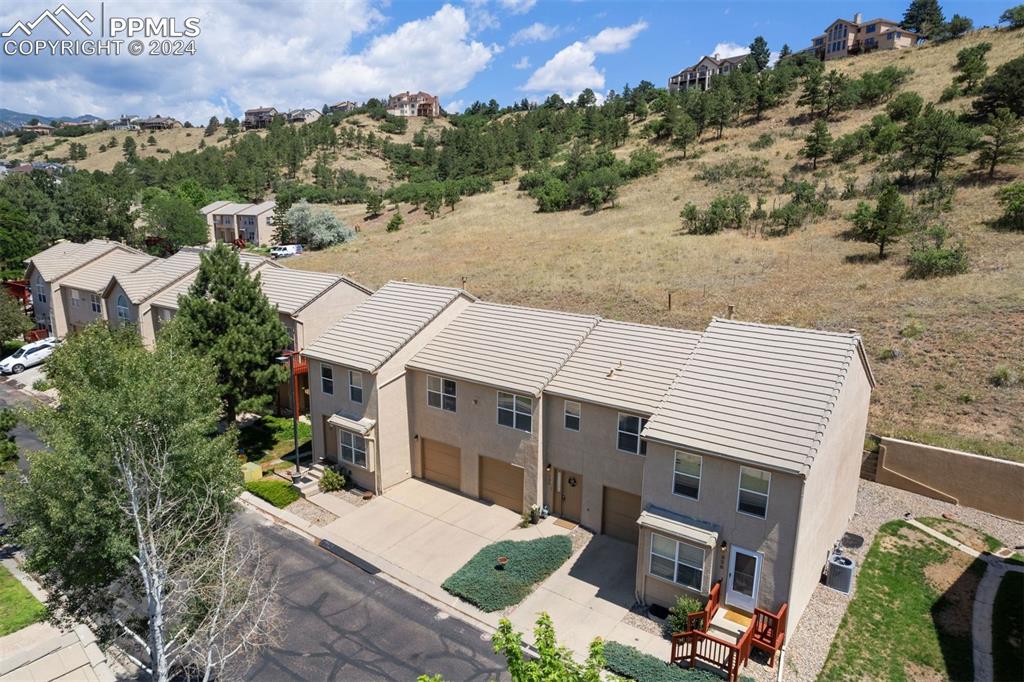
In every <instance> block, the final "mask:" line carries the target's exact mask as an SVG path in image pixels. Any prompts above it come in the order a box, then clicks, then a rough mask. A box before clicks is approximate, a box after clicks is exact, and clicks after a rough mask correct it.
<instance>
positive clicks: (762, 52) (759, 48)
mask: <svg viewBox="0 0 1024 682" xmlns="http://www.w3.org/2000/svg"><path fill="white" fill-rule="evenodd" d="M750 57H751V58H752V59H753V60H754V63H755V64H757V70H758V71H764V70H765V69H766V68H768V62H770V61H771V59H772V52H771V50H769V49H768V41H767V40H765V39H764V37H763V36H757V37H756V38H754V42H752V43H750Z"/></svg>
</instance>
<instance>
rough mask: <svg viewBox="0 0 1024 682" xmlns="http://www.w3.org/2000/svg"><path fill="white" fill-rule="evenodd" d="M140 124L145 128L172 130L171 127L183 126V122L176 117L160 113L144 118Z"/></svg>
mask: <svg viewBox="0 0 1024 682" xmlns="http://www.w3.org/2000/svg"><path fill="white" fill-rule="evenodd" d="M138 124H139V127H140V128H142V129H143V130H170V129H171V128H180V127H181V123H180V122H179V121H177V120H176V119H173V118H170V117H169V116H161V115H160V114H157V115H156V116H154V117H152V118H144V119H142V120H141V121H139V122H138Z"/></svg>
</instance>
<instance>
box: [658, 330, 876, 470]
mask: <svg viewBox="0 0 1024 682" xmlns="http://www.w3.org/2000/svg"><path fill="white" fill-rule="evenodd" d="M855 363H863V366H864V369H865V371H866V372H867V376H868V379H869V381H871V371H870V368H869V367H868V365H867V360H866V357H865V355H864V352H863V348H862V346H861V340H860V336H859V335H857V334H840V333H835V332H825V331H815V330H809V329H796V328H792V327H780V326H772V325H763V324H755V323H752V322H739V321H734V320H722V319H717V318H716V319H714V320H712V321H711V324H710V325H708V328H707V329H706V330H705V331H704V334H703V335H702V336H701V338H700V341H699V343H698V344H697V346H696V348H695V349H694V350H693V352H692V353H691V355H690V359H689V360H688V361H687V363H686V365H685V366H684V367H683V369H682V371H681V372H680V373H679V376H678V377H677V378H676V381H675V382H674V383H673V385H672V387H671V389H669V392H668V394H667V395H666V396H665V399H664V400H663V401H662V403H661V405H660V406H659V407H658V410H657V411H656V412H655V413H654V416H653V417H651V419H650V421H649V422H648V423H647V427H646V428H645V429H644V432H643V436H644V438H647V439H650V440H655V441H660V442H664V443H668V444H670V445H675V446H679V447H684V448H686V449H690V450H694V451H696V452H704V453H709V454H714V455H719V456H723V457H729V458H732V459H737V460H740V461H742V462H745V463H750V464H753V465H755V466H761V467H764V468H768V469H776V470H781V471H787V472H790V473H794V474H798V475H805V474H806V473H807V471H808V470H809V469H810V467H811V464H812V463H813V462H814V458H815V456H816V454H817V449H818V445H819V444H820V442H821V438H822V435H823V434H824V432H825V428H826V427H827V425H828V421H829V418H830V417H831V414H832V410H833V409H834V408H835V404H836V400H837V399H838V397H839V392H840V390H841V389H842V387H843V385H844V383H845V381H846V379H847V376H848V374H849V371H850V366H851V365H853V364H855Z"/></svg>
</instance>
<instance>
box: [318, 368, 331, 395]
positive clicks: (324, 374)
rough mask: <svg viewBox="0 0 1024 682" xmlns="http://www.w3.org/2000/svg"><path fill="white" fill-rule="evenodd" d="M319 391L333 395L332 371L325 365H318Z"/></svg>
mask: <svg viewBox="0 0 1024 682" xmlns="http://www.w3.org/2000/svg"><path fill="white" fill-rule="evenodd" d="M320 390H321V391H323V392H324V393H326V394H327V395H334V370H333V369H332V368H330V367H328V366H327V365H320Z"/></svg>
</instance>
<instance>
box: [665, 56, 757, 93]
mask: <svg viewBox="0 0 1024 682" xmlns="http://www.w3.org/2000/svg"><path fill="white" fill-rule="evenodd" d="M749 56H750V53H746V54H740V55H736V56H735V57H719V55H718V53H715V56H714V57H708V56H704V57H703V58H701V60H700V61H699V62H697V63H696V64H694V65H693V66H690V67H687V68H685V69H683V70H682V71H680V72H679V73H677V74H676V75H674V76H672V77H670V78H669V79H668V91H669V92H679V91H680V90H690V89H692V88H699V89H700V90H707V89H708V86H710V85H711V79H712V78H713V77H715V76H717V75H719V74H721V75H725V74H727V73H730V72H732V71H734V70H736V69H738V68H739V67H740V65H741V64H742V63H743V62H745V61H746V60H747V57H749Z"/></svg>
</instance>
